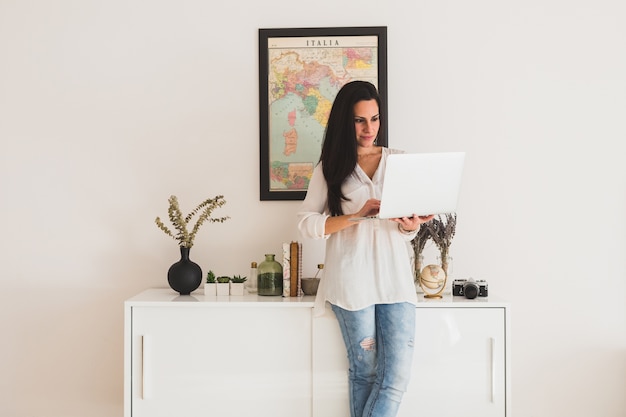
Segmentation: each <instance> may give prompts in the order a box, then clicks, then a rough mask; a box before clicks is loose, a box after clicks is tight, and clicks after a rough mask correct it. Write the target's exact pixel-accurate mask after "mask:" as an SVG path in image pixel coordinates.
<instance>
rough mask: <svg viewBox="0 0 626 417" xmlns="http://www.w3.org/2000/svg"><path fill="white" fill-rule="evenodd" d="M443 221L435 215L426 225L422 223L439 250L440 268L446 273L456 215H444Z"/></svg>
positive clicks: (439, 216)
mask: <svg viewBox="0 0 626 417" xmlns="http://www.w3.org/2000/svg"><path fill="white" fill-rule="evenodd" d="M444 217H445V221H444V220H443V219H442V216H441V215H437V217H436V218H434V219H432V220H431V221H429V222H428V223H424V224H425V225H426V228H428V230H429V232H430V237H431V239H432V240H433V242H435V245H437V248H439V252H440V253H441V267H442V268H443V270H444V271H445V272H446V274H447V273H448V253H449V250H450V245H452V238H454V234H455V232H456V213H446V214H444Z"/></svg>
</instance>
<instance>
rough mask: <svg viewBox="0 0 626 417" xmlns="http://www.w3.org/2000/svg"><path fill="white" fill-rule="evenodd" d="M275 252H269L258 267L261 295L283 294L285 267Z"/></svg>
mask: <svg viewBox="0 0 626 417" xmlns="http://www.w3.org/2000/svg"><path fill="white" fill-rule="evenodd" d="M274 257H275V254H273V253H268V254H266V255H265V260H264V261H263V262H261V264H260V265H259V267H258V285H257V287H258V291H259V295H282V294H283V267H282V266H281V265H280V264H279V263H278V262H276V260H275V259H274Z"/></svg>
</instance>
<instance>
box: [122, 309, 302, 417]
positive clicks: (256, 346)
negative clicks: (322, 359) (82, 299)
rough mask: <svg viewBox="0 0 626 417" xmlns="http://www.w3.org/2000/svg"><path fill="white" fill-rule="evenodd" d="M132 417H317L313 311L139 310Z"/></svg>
mask: <svg viewBox="0 0 626 417" xmlns="http://www.w3.org/2000/svg"><path fill="white" fill-rule="evenodd" d="M131 351H132V358H131V368H132V370H131V372H132V382H131V393H130V395H131V410H132V417H172V416H185V417H196V416H197V417H200V416H202V417H206V416H220V417H230V416H232V417H241V416H257V415H264V416H273V417H280V416H284V417H293V416H295V415H297V416H304V417H308V416H310V415H311V412H310V407H311V359H310V358H311V311H310V309H307V308H284V307H283V308H274V307H263V308H259V307H254V308H252V307H251V308H247V307H241V306H238V307H236V308H233V307H218V306H212V307H133V308H132V347H131Z"/></svg>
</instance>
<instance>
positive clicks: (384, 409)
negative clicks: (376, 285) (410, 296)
mask: <svg viewBox="0 0 626 417" xmlns="http://www.w3.org/2000/svg"><path fill="white" fill-rule="evenodd" d="M332 309H333V311H334V312H335V316H337V320H338V321H339V327H340V328H341V333H342V335H343V340H344V342H345V344H346V349H347V351H348V362H349V365H350V369H349V390H350V416H351V417H395V416H396V415H397V413H398V408H399V407H400V401H401V400H402V396H403V394H404V392H405V391H406V388H407V385H408V383H409V377H410V372H411V363H412V361H413V343H414V339H415V306H414V305H413V304H409V303H397V304H377V305H373V306H370V307H367V308H365V309H363V310H358V311H348V310H344V309H342V308H341V307H337V306H335V305H332Z"/></svg>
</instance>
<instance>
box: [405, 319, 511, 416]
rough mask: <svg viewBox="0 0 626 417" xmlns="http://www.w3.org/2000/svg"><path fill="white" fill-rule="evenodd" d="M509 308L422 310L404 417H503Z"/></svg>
mask: <svg viewBox="0 0 626 417" xmlns="http://www.w3.org/2000/svg"><path fill="white" fill-rule="evenodd" d="M505 342H506V340H505V309H504V308H463V307H461V308H456V307H455V308H418V309H417V332H416V338H415V356H414V359H413V367H412V376H411V382H410V385H409V389H408V392H407V393H406V395H405V397H404V399H403V402H402V406H401V409H400V413H399V417H409V416H417V415H424V416H429V417H452V416H464V417H504V416H505V415H506V411H505V410H506V403H505V400H506V395H505V392H506V386H505V376H506V369H505V363H506V358H505V352H506V350H505Z"/></svg>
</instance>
